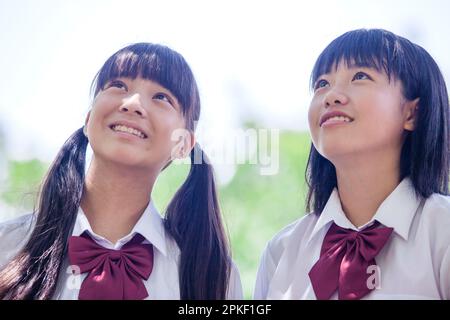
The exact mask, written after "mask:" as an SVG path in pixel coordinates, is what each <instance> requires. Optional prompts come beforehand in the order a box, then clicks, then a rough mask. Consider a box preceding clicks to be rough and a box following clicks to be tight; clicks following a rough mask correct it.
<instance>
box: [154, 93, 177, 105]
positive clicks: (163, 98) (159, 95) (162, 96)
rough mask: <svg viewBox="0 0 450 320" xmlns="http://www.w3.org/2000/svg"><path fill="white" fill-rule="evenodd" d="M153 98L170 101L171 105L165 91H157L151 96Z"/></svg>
mask: <svg viewBox="0 0 450 320" xmlns="http://www.w3.org/2000/svg"><path fill="white" fill-rule="evenodd" d="M153 99H157V100H163V101H165V102H167V103H170V104H171V105H172V101H171V100H170V98H169V96H168V95H167V94H165V93H162V92H158V93H157V94H155V95H154V96H153Z"/></svg>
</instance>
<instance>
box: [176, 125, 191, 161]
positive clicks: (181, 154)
mask: <svg viewBox="0 0 450 320" xmlns="http://www.w3.org/2000/svg"><path fill="white" fill-rule="evenodd" d="M178 137H179V140H178V142H177V144H176V146H175V148H174V152H172V159H184V158H186V157H187V156H189V154H190V153H191V151H192V149H193V148H194V146H195V142H196V139H195V135H194V133H193V132H192V131H190V130H183V134H181V135H179V136H178Z"/></svg>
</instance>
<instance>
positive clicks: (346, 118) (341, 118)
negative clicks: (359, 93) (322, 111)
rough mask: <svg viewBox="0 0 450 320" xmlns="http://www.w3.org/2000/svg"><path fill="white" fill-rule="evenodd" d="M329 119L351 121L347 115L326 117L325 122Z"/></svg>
mask: <svg viewBox="0 0 450 320" xmlns="http://www.w3.org/2000/svg"><path fill="white" fill-rule="evenodd" d="M329 120H337V121H345V122H350V121H352V119H350V118H349V117H346V116H334V117H331V118H328V119H327V120H326V121H325V122H327V121H329Z"/></svg>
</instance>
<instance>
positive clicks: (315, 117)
mask: <svg viewBox="0 0 450 320" xmlns="http://www.w3.org/2000/svg"><path fill="white" fill-rule="evenodd" d="M319 111H320V108H319V106H318V104H317V103H316V102H315V101H314V100H313V101H312V102H311V104H310V106H309V109H308V124H309V130H310V131H311V135H312V136H313V139H314V137H315V136H316V134H317V131H318V130H319V125H318V123H319V117H320V112H319Z"/></svg>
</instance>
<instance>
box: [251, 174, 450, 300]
mask: <svg viewBox="0 0 450 320" xmlns="http://www.w3.org/2000/svg"><path fill="white" fill-rule="evenodd" d="M375 220H377V221H379V222H380V223H381V224H382V225H384V226H387V227H392V228H394V232H393V233H392V235H391V238H390V240H389V241H388V242H387V244H386V245H385V246H384V248H383V249H382V250H381V252H380V253H379V254H378V255H377V256H376V257H375V260H376V263H377V266H378V269H377V271H376V272H378V276H379V278H377V279H378V281H379V282H378V283H377V287H376V288H375V289H374V290H373V291H371V292H370V293H369V294H368V295H366V296H365V297H363V299H450V197H449V196H443V195H439V194H433V195H431V196H430V197H429V198H428V199H425V200H421V199H418V198H416V197H415V193H414V188H413V185H412V183H411V180H410V179H409V178H406V179H404V180H403V181H402V182H401V183H400V184H399V185H398V186H397V188H396V189H395V190H394V191H393V192H392V193H391V194H390V195H389V196H388V197H387V198H386V199H385V200H384V201H383V203H382V204H381V205H380V207H379V208H378V210H377V212H376V214H375V215H374V217H373V219H372V220H371V221H369V222H368V223H367V224H366V225H364V226H362V227H360V228H357V227H355V226H354V225H353V224H352V223H351V222H350V221H349V220H348V218H347V217H346V215H345V213H344V212H343V210H342V207H341V202H340V199H339V194H338V192H337V190H336V189H334V191H333V192H332V194H331V196H330V198H329V200H328V202H327V204H326V205H325V208H324V210H323V212H322V214H320V215H318V214H314V213H310V214H307V215H306V216H304V217H302V218H300V219H299V220H297V221H295V222H294V223H292V224H290V225H288V226H287V227H285V228H284V229H283V230H281V231H280V232H279V233H278V234H277V235H276V236H275V237H274V238H273V239H272V240H271V241H269V243H268V244H267V246H266V248H265V250H264V252H263V255H262V258H261V263H260V266H259V270H258V275H257V279H256V285H255V290H254V298H255V299H316V295H315V294H314V290H313V288H312V285H311V281H310V279H309V276H308V273H309V271H310V270H311V268H312V267H313V265H314V264H315V263H316V262H317V260H318V259H319V257H320V250H321V247H322V242H323V240H324V237H325V234H326V233H327V231H328V229H329V227H330V226H331V224H332V222H333V221H334V223H336V224H337V225H338V226H340V227H343V228H348V229H353V230H362V229H365V228H367V227H368V226H370V225H372V224H373V223H374V221H375ZM373 274H375V271H373ZM371 275H372V270H370V272H368V277H369V276H371ZM332 299H337V292H335V293H334V295H333V296H332Z"/></svg>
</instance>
